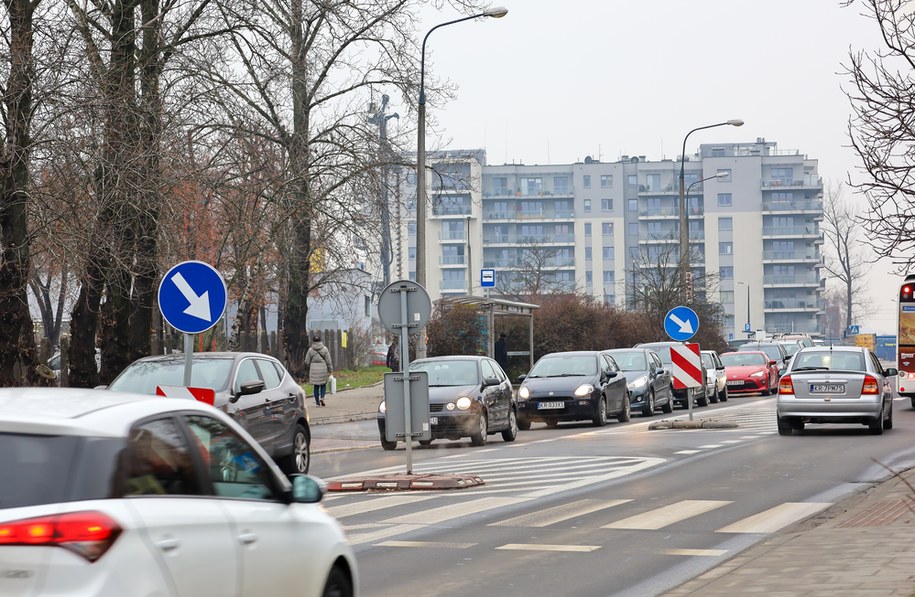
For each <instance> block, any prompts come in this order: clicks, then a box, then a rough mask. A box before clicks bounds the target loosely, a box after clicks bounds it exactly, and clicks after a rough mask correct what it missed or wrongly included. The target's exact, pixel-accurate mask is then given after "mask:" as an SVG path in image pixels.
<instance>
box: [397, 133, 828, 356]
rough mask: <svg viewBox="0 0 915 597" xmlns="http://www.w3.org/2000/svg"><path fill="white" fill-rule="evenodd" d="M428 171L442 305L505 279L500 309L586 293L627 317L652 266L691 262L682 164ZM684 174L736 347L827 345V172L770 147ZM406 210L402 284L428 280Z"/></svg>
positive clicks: (692, 238)
mask: <svg viewBox="0 0 915 597" xmlns="http://www.w3.org/2000/svg"><path fill="white" fill-rule="evenodd" d="M428 162H429V164H430V165H431V173H429V174H428V175H427V185H428V186H427V193H428V198H429V202H428V206H427V219H426V242H425V250H426V262H427V264H428V270H427V274H426V279H427V290H428V291H429V294H430V295H431V296H432V298H433V300H434V299H437V298H439V297H442V296H455V295H462V294H477V295H479V294H481V293H482V292H483V291H482V289H481V288H480V272H481V270H483V269H493V270H495V272H496V288H494V289H486V291H487V292H490V293H492V294H493V296H496V295H499V294H511V293H513V292H515V291H518V290H523V289H530V288H532V287H536V288H537V289H538V291H539V292H541V293H548V292H560V291H568V290H573V289H577V290H582V291H585V292H587V293H588V294H591V295H592V296H594V297H596V298H598V299H599V300H602V301H604V302H606V303H608V304H616V305H619V306H621V307H622V306H628V305H630V304H631V302H632V300H633V298H632V296H633V293H632V292H631V290H632V288H633V286H634V285H635V284H638V283H639V278H637V277H635V276H634V272H635V271H636V268H637V267H638V266H640V265H641V266H644V264H646V263H658V264H661V263H664V262H667V263H671V264H673V263H676V260H677V259H679V238H680V234H679V230H680V224H679V192H680V187H679V173H680V165H681V161H680V158H679V157H678V158H677V159H674V160H672V159H662V160H659V161H650V160H647V159H646V158H645V156H641V155H639V156H621V157H620V159H618V160H615V161H601V160H597V159H592V158H590V157H588V158H585V160H584V161H583V162H580V163H575V164H559V165H524V164H503V165H488V164H486V154H485V152H484V151H483V150H472V151H451V152H447V153H436V154H433V155H430V156H429V158H428ZM683 165H684V187H685V189H684V193H685V195H686V208H687V216H688V238H689V246H690V265H691V268H692V271H693V272H694V275H695V276H697V279H699V277H702V276H706V275H708V277H709V278H711V279H712V280H713V282H714V284H713V287H714V292H716V293H717V295H718V296H717V297H715V296H711V297H708V298H709V299H710V300H718V301H719V302H720V303H721V304H722V307H723V309H724V313H725V320H724V332H725V335H726V336H729V337H733V338H740V337H745V329H746V328H747V327H749V329H751V330H758V329H764V330H766V331H768V332H778V331H794V332H816V331H818V319H817V316H818V314H820V312H821V300H820V295H821V293H822V291H823V290H824V283H825V280H824V279H823V277H822V273H821V268H822V267H823V264H822V254H821V246H822V244H823V234H822V233H821V231H820V223H821V221H822V219H823V207H822V194H823V184H822V180H821V178H820V177H819V175H818V172H817V161H816V160H815V159H809V158H808V157H807V156H805V155H804V154H803V153H801V152H799V151H795V150H787V151H786V150H779V149H778V147H777V145H776V143H774V142H769V141H766V140H765V139H757V140H756V141H755V142H752V143H720V144H714V143H708V144H702V145H700V147H699V151H698V152H697V153H695V154H693V155H687V156H685V158H684V161H683ZM411 179H412V184H413V185H414V187H415V178H412V177H408V178H407V182H408V183H409V182H410V181H411ZM403 191H404V192H405V193H406V194H409V195H415V193H414V192H413V191H411V190H410V189H409V187H408V186H407V187H405V188H404V189H403ZM406 210H407V212H406V213H405V214H404V216H405V220H404V221H405V222H406V228H407V234H405V235H402V236H401V239H400V242H401V244H402V246H400V247H398V251H397V252H398V254H404V255H408V260H403V261H402V262H400V263H397V264H395V271H397V270H399V274H400V276H401V277H410V278H415V246H416V232H415V231H416V228H415V220H414V219H411V212H412V213H415V201H412V202H408V203H407V208H406ZM405 270H408V271H405ZM672 275H673V272H672ZM395 277H397V276H396V275H395Z"/></svg>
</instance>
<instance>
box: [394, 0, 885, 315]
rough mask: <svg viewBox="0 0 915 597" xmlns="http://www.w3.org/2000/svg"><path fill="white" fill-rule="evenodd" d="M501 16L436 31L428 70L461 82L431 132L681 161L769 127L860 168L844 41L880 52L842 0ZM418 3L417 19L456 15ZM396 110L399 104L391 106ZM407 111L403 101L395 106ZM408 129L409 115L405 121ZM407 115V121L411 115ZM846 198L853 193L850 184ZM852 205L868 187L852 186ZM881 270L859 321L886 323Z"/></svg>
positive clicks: (514, 0)
mask: <svg viewBox="0 0 915 597" xmlns="http://www.w3.org/2000/svg"><path fill="white" fill-rule="evenodd" d="M493 5H504V6H505V7H507V8H508V9H509V14H508V15H507V16H506V17H504V18H502V19H484V20H479V21H468V22H465V23H459V24H456V25H452V26H449V27H444V28H442V29H439V30H437V31H435V32H434V33H433V34H432V35H431V36H430V37H429V42H428V45H427V69H429V72H431V73H433V74H434V75H435V76H437V77H439V78H444V79H448V80H450V81H451V82H452V83H454V84H455V85H456V86H457V98H456V99H455V100H454V101H452V102H451V103H449V104H448V105H447V106H444V107H441V106H429V114H430V117H431V116H433V115H434V117H435V119H436V120H437V121H438V125H439V127H438V130H439V131H440V132H441V133H442V135H441V137H431V133H430V140H429V141H428V142H427V145H428V147H430V148H431V147H441V146H442V145H447V146H448V147H450V148H477V147H482V148H485V149H486V151H487V159H488V160H489V163H504V162H507V163H512V162H522V163H525V164H546V163H554V164H567V163H571V162H575V161H579V160H582V159H584V157H585V156H586V155H591V156H594V157H595V158H597V157H599V158H600V159H602V160H605V161H612V160H615V159H617V158H618V157H619V156H620V155H622V154H627V155H644V156H646V158H648V159H649V160H659V159H661V158H665V157H666V158H676V157H677V155H678V154H679V153H680V147H681V144H682V143H683V136H684V135H685V134H686V133H687V132H688V131H689V130H690V129H692V128H695V127H697V126H702V125H706V124H711V123H715V122H721V121H724V120H727V119H730V118H740V119H743V120H744V121H745V122H746V124H745V125H744V126H743V127H741V128H734V127H721V128H718V129H713V130H709V131H700V132H697V133H694V134H693V135H691V136H690V139H689V143H688V144H687V151H688V152H693V151H695V150H696V149H697V148H698V146H699V144H700V143H712V142H727V141H744V142H745V141H753V140H755V139H756V138H757V137H764V138H765V139H766V140H768V141H775V142H777V143H778V147H779V149H783V150H784V149H797V150H800V151H801V152H802V153H806V154H807V155H808V156H809V157H811V158H816V159H818V160H819V171H820V175H821V176H822V177H823V179H824V182H826V181H841V180H844V179H846V178H847V175H848V174H851V175H852V176H853V177H857V176H858V175H857V174H856V168H857V167H858V162H857V160H856V158H855V155H854V153H853V152H852V151H851V149H849V148H848V147H847V146H848V138H847V133H846V127H847V121H848V117H849V113H850V108H849V103H848V100H847V98H846V97H845V95H844V94H843V93H842V89H841V86H846V87H847V86H848V85H849V83H848V78H847V76H845V75H843V74H841V73H842V71H843V68H842V64H843V63H847V62H848V52H849V48H850V47H854V48H856V49H860V48H877V47H879V38H878V31H877V27H876V25H875V24H874V22H873V21H872V20H869V19H867V18H865V17H863V16H861V14H860V13H861V9H860V8H859V7H857V6H852V7H851V8H842V7H841V6H840V4H839V0H767V1H766V2H749V1H746V0H699V1H697V2H683V1H682V0H638V1H629V2H619V1H613V0H564V1H557V0H550V1H547V0H495V1H494V2H493ZM458 16H459V15H458V14H456V13H454V12H436V11H431V10H430V11H428V12H427V13H426V14H425V18H424V21H423V24H424V29H425V30H428V29H429V28H431V27H432V26H434V25H435V24H437V23H440V22H442V21H447V20H449V19H452V18H456V17H458ZM392 108H393V109H394V110H397V106H392ZM402 111H403V110H402ZM404 124H407V123H404ZM413 124H414V125H415V123H413ZM846 195H847V196H848V197H850V198H851V197H854V195H852V194H851V193H850V191H849V190H848V189H846ZM854 198H855V199H856V200H857V201H860V202H862V204H863V198H857V197H854ZM891 269H892V268H891V265H889V264H878V265H877V266H875V267H874V268H873V270H872V273H871V274H870V279H869V283H870V285H871V287H878V288H880V287H882V288H880V292H874V293H872V297H871V298H872V301H873V303H874V306H875V308H876V309H877V310H878V313H877V315H876V316H875V317H873V318H871V319H870V320H869V321H862V322H860V324H861V325H862V331H873V332H877V333H893V330H894V326H895V310H894V305H893V304H891V303H890V298H891V297H892V295H893V294H894V292H892V291H891V292H889V293H887V292H886V286H887V285H889V287H890V288H892V287H893V286H895V285H896V284H897V283H898V282H899V281H901V278H900V277H898V276H896V275H892V274H890V273H889V272H890V270H891Z"/></svg>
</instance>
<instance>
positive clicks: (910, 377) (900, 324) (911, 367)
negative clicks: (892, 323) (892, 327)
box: [896, 274, 915, 407]
mask: <svg viewBox="0 0 915 597" xmlns="http://www.w3.org/2000/svg"><path fill="white" fill-rule="evenodd" d="M896 368H897V369H899V376H898V377H897V378H896V385H897V388H896V389H897V391H898V392H899V395H900V396H903V397H908V398H909V399H911V401H912V406H913V407H915V274H909V275H908V276H906V278H905V282H903V283H902V285H901V286H900V287H899V311H898V318H897V325H896Z"/></svg>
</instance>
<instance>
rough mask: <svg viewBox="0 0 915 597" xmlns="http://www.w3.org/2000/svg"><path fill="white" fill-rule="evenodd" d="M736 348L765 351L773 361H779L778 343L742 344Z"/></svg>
mask: <svg viewBox="0 0 915 597" xmlns="http://www.w3.org/2000/svg"><path fill="white" fill-rule="evenodd" d="M738 350H741V351H743V350H755V351H761V352H764V353H766V355H768V357H769V358H770V359H772V360H773V361H781V360H782V358H783V357H782V353H781V351H780V350H779V349H778V344H744V345H743V346H741V347H740V348H739V349H738Z"/></svg>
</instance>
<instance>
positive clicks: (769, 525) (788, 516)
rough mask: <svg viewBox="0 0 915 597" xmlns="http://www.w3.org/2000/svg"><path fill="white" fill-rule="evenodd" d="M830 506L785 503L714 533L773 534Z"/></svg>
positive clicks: (823, 503)
mask: <svg viewBox="0 0 915 597" xmlns="http://www.w3.org/2000/svg"><path fill="white" fill-rule="evenodd" d="M830 506H832V504H831V503H829V502H785V503H784V504H781V505H779V506H775V507H774V508H769V509H768V510H766V511H764V512H760V513H759V514H755V515H753V516H749V517H747V518H744V519H743V520H738V521H737V522H735V523H733V524H729V525H728V526H726V527H722V528H720V529H718V530H717V531H715V532H716V533H774V532H775V531H777V530H779V529H781V528H783V527H786V526H788V525H789V524H791V523H793V522H797V521H798V520H803V519H804V518H807V517H808V516H813V515H814V514H816V513H817V512H820V511H822V510H825V509H826V508H828V507H830Z"/></svg>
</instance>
